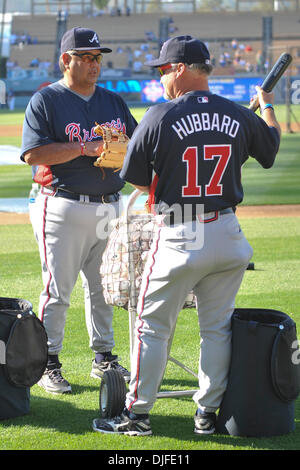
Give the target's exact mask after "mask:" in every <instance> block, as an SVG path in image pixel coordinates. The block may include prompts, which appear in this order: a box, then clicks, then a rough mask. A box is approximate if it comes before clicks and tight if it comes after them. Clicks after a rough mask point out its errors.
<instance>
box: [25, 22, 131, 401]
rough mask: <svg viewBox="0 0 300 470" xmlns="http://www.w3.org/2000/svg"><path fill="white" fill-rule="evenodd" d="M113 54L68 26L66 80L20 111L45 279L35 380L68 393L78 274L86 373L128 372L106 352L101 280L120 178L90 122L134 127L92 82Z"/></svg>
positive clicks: (91, 34)
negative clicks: (67, 356)
mask: <svg viewBox="0 0 300 470" xmlns="http://www.w3.org/2000/svg"><path fill="white" fill-rule="evenodd" d="M110 52H112V50H111V49H109V48H106V47H102V46H101V44H100V39H99V36H98V34H97V33H96V32H95V31H92V30H90V29H86V28H82V27H78V28H73V29H71V30H69V31H67V32H66V33H65V34H64V36H63V38H62V41H61V55H60V58H59V66H60V69H61V72H62V75H63V78H62V79H61V80H59V81H57V82H56V83H53V84H52V85H49V86H47V87H46V88H43V89H42V90H40V91H38V92H37V93H35V94H34V95H33V97H32V99H31V100H30V102H29V104H28V106H27V109H26V113H25V120H24V126H23V142H22V150H21V152H22V155H21V158H22V159H23V160H24V161H25V162H26V163H28V164H29V165H34V166H37V171H36V172H35V175H34V181H35V182H37V183H39V184H40V185H41V191H40V194H39V196H38V198H37V200H36V203H35V206H36V207H35V208H34V213H33V214H32V217H31V219H32V224H33V229H34V233H35V235H36V238H37V241H38V244H39V251H40V257H41V264H42V277H43V284H44V289H43V291H42V293H41V295H40V305H39V317H40V319H41V320H42V321H43V323H44V326H45V328H46V332H47V334H48V340H49V360H48V365H47V369H46V371H45V373H44V375H43V377H42V378H41V380H40V382H39V385H40V386H42V387H43V388H44V389H45V390H46V391H48V392H53V393H65V392H70V391H71V385H70V384H69V382H68V381H67V380H66V379H65V378H64V377H63V376H62V373H61V362H60V360H59V353H60V352H61V350H62V343H63V337H64V327H65V321H66V313H67V309H68V307H69V301H70V295H71V292H72V290H73V287H74V285H75V283H76V280H77V278H78V275H79V273H80V274H81V277H82V281H83V287H84V291H85V318H86V325H87V329H88V334H89V339H90V347H91V349H92V350H93V352H94V353H95V358H94V360H93V362H92V371H91V375H92V377H95V378H101V377H102V376H103V373H104V371H105V370H107V369H108V368H110V367H113V368H117V369H118V370H119V371H120V372H121V373H122V374H123V375H124V378H125V380H127V381H128V380H129V377H130V375H129V372H128V371H127V370H126V369H125V368H124V367H122V366H121V365H120V364H119V363H118V361H117V356H116V355H113V354H112V352H111V351H112V348H113V347H114V345H115V342H114V335H113V329H112V317H113V310H112V308H111V307H110V306H108V305H107V304H106V303H105V300H104V297H103V292H102V287H101V283H100V278H99V276H100V274H99V266H100V262H101V256H102V253H103V251H104V249H105V246H106V242H107V233H104V234H103V236H101V234H99V222H100V221H101V217H102V218H103V220H104V217H105V218H107V217H108V214H109V213H111V216H112V217H116V216H117V215H118V211H119V209H120V207H119V198H120V190H121V189H122V187H123V186H124V182H123V180H122V179H121V178H120V176H119V173H118V172H114V171H113V170H111V169H106V170H105V177H103V174H102V172H101V169H100V168H96V167H95V166H94V162H95V160H96V159H97V157H98V156H99V154H100V152H101V150H102V148H103V143H102V138H101V137H99V136H98V135H97V134H96V132H95V123H96V122H97V123H98V124H100V125H102V124H103V125H106V126H109V127H114V128H117V129H118V130H120V131H122V132H123V133H125V134H127V135H128V136H129V137H130V136H131V135H132V133H133V131H134V129H135V127H136V125H137V122H136V121H135V119H134V118H133V116H132V115H131V113H130V111H129V109H128V107H127V105H126V103H125V102H124V100H123V99H122V98H121V97H120V96H118V95H117V94H116V93H113V92H111V91H108V90H105V89H103V88H101V87H99V86H97V80H98V77H99V74H100V69H101V62H102V58H103V55H104V54H108V53H110ZM110 209H111V210H110ZM101 214H102V216H101ZM104 225H105V224H104ZM75 338H76V335H74V341H76V339H75Z"/></svg>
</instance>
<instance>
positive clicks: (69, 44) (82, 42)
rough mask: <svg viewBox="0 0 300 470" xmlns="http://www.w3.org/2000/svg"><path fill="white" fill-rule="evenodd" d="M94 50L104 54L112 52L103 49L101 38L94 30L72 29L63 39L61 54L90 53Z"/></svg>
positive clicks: (105, 48) (106, 48)
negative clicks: (70, 52) (72, 52)
mask: <svg viewBox="0 0 300 470" xmlns="http://www.w3.org/2000/svg"><path fill="white" fill-rule="evenodd" d="M92 49H97V50H100V52H102V53H104V54H105V53H108V52H112V50H111V49H109V48H108V47H101V45H100V39H99V36H98V34H97V33H95V31H93V30H92V29H87V28H81V27H79V28H72V29H70V30H69V31H67V32H66V33H65V34H64V35H63V37H62V39H61V45H60V52H61V54H63V53H64V52H67V51H74V50H75V51H89V50H92Z"/></svg>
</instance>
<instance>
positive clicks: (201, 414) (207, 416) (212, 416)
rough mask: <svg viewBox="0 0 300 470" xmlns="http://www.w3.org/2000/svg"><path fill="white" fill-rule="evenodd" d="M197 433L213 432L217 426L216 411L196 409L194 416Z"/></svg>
mask: <svg viewBox="0 0 300 470" xmlns="http://www.w3.org/2000/svg"><path fill="white" fill-rule="evenodd" d="M194 421H195V429H194V432H195V433H196V434H213V433H214V432H215V427H216V413H206V412H205V411H200V410H199V409H198V410H197V411H196V414H195V416H194Z"/></svg>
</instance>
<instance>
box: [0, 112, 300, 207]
mask: <svg viewBox="0 0 300 470" xmlns="http://www.w3.org/2000/svg"><path fill="white" fill-rule="evenodd" d="M292 108H293V112H294V113H295V115H296V117H297V119H298V120H299V121H300V106H293V107H292ZM145 110H146V108H133V109H132V110H131V111H132V113H133V115H134V116H135V118H136V119H137V121H138V122H139V121H140V120H141V118H142V117H143V115H144V113H145ZM276 113H277V115H278V120H279V121H284V117H285V107H284V106H276ZM23 119H24V112H20V111H15V112H13V113H8V112H7V111H6V112H4V111H3V110H1V112H0V127H1V125H4V124H9V125H14V124H22V122H23ZM299 141H300V138H299V134H296V133H295V134H285V133H284V134H283V135H282V140H281V145H280V150H279V153H278V155H277V158H276V161H275V164H274V166H273V167H272V168H271V169H269V170H263V169H262V168H261V167H260V166H259V165H258V163H257V162H256V161H255V160H254V159H252V158H250V159H249V160H248V161H247V162H246V164H245V165H244V167H243V171H242V181H243V186H244V190H245V198H244V201H243V204H244V205H261V204H299V203H300V191H299V181H300V146H299ZM4 144H6V145H7V144H10V145H15V146H21V136H20V135H19V136H16V137H10V138H9V140H8V138H7V137H0V145H4ZM30 187H31V169H30V167H29V166H27V165H25V164H24V165H3V166H0V197H26V196H27V195H28V193H29V190H30ZM130 190H131V188H130V187H128V186H126V188H125V191H124V192H125V193H127V192H128V191H130Z"/></svg>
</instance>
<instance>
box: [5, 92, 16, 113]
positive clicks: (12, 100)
mask: <svg viewBox="0 0 300 470" xmlns="http://www.w3.org/2000/svg"><path fill="white" fill-rule="evenodd" d="M15 101H16V97H15V94H14V92H13V90H9V91H8V93H7V105H8V109H9V110H10V111H13V110H14V109H15Z"/></svg>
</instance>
